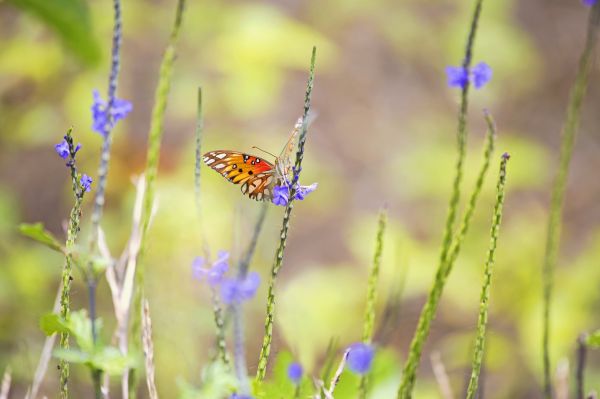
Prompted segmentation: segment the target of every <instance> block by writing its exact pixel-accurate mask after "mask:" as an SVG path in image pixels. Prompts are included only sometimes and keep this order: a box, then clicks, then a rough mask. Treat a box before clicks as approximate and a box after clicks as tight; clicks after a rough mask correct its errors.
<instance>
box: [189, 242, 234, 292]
mask: <svg viewBox="0 0 600 399" xmlns="http://www.w3.org/2000/svg"><path fill="white" fill-rule="evenodd" d="M228 260H229V252H227V251H224V250H221V251H219V253H218V254H217V260H216V261H215V262H213V264H212V265H211V266H210V267H209V268H206V267H205V266H206V259H204V258H203V257H200V256H199V257H197V258H196V259H194V261H193V262H192V273H193V276H194V278H195V279H197V280H202V279H203V278H206V281H208V284H209V285H210V286H211V287H216V286H217V285H219V284H221V282H222V281H223V276H224V275H225V273H226V272H227V270H228V269H229V263H228Z"/></svg>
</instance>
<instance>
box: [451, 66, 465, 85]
mask: <svg viewBox="0 0 600 399" xmlns="http://www.w3.org/2000/svg"><path fill="white" fill-rule="evenodd" d="M446 76H447V77H448V86H450V87H459V88H461V89H464V88H465V87H466V86H467V83H469V72H468V71H467V69H466V68H465V67H462V66H459V67H455V66H447V67H446Z"/></svg>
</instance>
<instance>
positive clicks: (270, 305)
mask: <svg viewBox="0 0 600 399" xmlns="http://www.w3.org/2000/svg"><path fill="white" fill-rule="evenodd" d="M316 55H317V48H316V47H313V50H312V57H311V61H310V72H309V76H308V84H307V86H306V96H305V97H304V114H303V116H302V130H301V132H300V137H299V139H298V151H297V152H296V163H295V165H294V177H293V180H292V187H291V190H290V199H289V202H288V204H287V206H286V208H285V211H284V213H283V225H282V227H281V234H280V240H279V248H278V249H277V251H276V253H275V260H274V261H273V267H272V269H271V279H270V281H269V288H268V293H267V312H266V313H267V315H266V319H265V334H264V338H263V344H262V347H261V349H260V356H259V359H258V370H257V372H256V378H255V381H256V382H257V383H260V382H262V380H263V379H264V378H265V374H266V372H267V363H268V362H269V355H270V353H271V342H272V340H273V319H274V317H275V281H276V280H277V274H278V273H279V269H281V265H282V263H283V253H284V250H285V246H286V243H287V235H288V229H289V226H290V215H291V213H292V209H293V208H294V197H295V196H296V190H297V183H298V179H299V177H300V172H301V171H302V159H303V158H304V144H305V143H306V133H307V131H308V113H309V111H310V101H311V95H312V89H313V81H314V74H315V57H316Z"/></svg>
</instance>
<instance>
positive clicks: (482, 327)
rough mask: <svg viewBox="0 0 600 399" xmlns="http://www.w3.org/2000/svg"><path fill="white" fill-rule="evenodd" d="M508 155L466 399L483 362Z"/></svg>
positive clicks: (502, 170)
mask: <svg viewBox="0 0 600 399" xmlns="http://www.w3.org/2000/svg"><path fill="white" fill-rule="evenodd" d="M509 158H510V156H509V155H508V154H507V153H504V155H502V161H501V162H500V176H499V177H498V184H497V189H496V204H495V205H494V214H493V216H492V228H491V231H490V247H489V249H488V254H487V259H486V261H485V266H484V270H483V285H482V287H481V298H480V303H479V318H478V320H477V338H476V340H475V351H474V353H473V362H472V367H471V368H472V372H471V379H470V381H469V387H468V388H467V399H473V398H474V397H475V394H476V393H477V385H478V383H479V372H480V371H481V364H482V362H483V353H484V349H485V331H486V327H487V322H488V308H489V301H490V288H491V286H492V273H493V266H494V262H495V255H496V246H497V243H498V234H499V232H500V223H501V222H502V207H503V205H504V187H505V185H506V164H507V162H508V160H509Z"/></svg>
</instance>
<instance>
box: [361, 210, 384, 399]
mask: <svg viewBox="0 0 600 399" xmlns="http://www.w3.org/2000/svg"><path fill="white" fill-rule="evenodd" d="M386 224H387V210H386V209H382V210H381V211H380V212H379V223H378V228H377V238H376V239H375V254H374V255H373V267H372V268H371V273H370V275H369V282H368V288H367V307H366V310H365V322H364V325H363V336H362V341H363V342H364V343H365V344H370V343H371V342H372V341H373V332H374V330H375V304H376V301H377V283H378V282H379V270H380V269H381V254H382V253H383V236H384V234H385V228H386ZM367 378H368V375H367V373H365V374H363V375H362V377H361V379H360V385H359V388H358V397H359V398H360V399H364V398H366V397H367V388H368V387H367V382H368V381H367Z"/></svg>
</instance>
